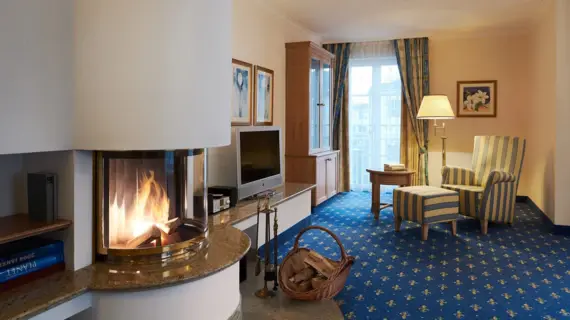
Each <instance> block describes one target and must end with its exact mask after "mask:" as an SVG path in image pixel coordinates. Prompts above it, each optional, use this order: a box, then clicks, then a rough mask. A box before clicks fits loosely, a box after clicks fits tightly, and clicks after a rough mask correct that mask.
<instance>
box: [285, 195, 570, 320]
mask: <svg viewBox="0 0 570 320" xmlns="http://www.w3.org/2000/svg"><path fill="white" fill-rule="evenodd" d="M386 196H388V197H390V195H389V194H388V195H386V194H383V196H382V201H386V200H388V201H390V202H391V199H388V198H387V197H386ZM370 203H371V200H370V193H364V192H350V193H345V194H340V195H338V196H337V197H335V198H333V199H331V200H330V201H328V202H327V203H325V204H323V205H321V206H320V207H318V208H316V211H315V214H314V215H313V221H312V223H313V224H315V225H321V226H325V227H327V228H329V229H331V230H332V231H333V232H335V233H336V234H337V235H338V236H339V237H340V238H341V240H342V241H343V244H344V246H345V248H346V249H347V250H348V252H349V254H350V255H353V256H355V257H356V259H357V260H356V263H355V265H354V266H353V268H352V270H351V276H350V278H349V279H348V281H347V283H346V286H345V289H344V290H343V291H342V292H341V293H340V294H339V295H338V296H337V297H336V301H337V303H338V304H339V305H340V307H341V309H342V311H343V313H344V315H345V318H346V319H510V318H516V319H563V318H567V317H570V265H569V264H570V258H569V257H568V248H570V238H569V237H566V236H561V235H553V234H551V233H549V231H548V227H547V226H546V225H545V224H543V221H542V219H541V217H540V213H536V212H532V211H531V209H530V208H529V207H528V206H527V205H526V204H517V217H516V221H515V223H514V225H513V226H512V227H508V226H502V225H490V226H489V234H488V235H487V236H482V235H481V234H480V233H479V224H478V222H477V221H474V220H467V219H465V220H462V221H459V223H458V236H457V237H453V236H451V233H450V226H449V225H448V224H438V225H432V227H431V228H430V233H429V239H428V241H426V242H422V241H420V227H419V225H417V224H414V223H409V222H404V223H403V224H402V232H400V233H398V234H396V233H394V229H393V228H394V225H393V213H392V210H391V209H386V210H383V211H382V214H381V218H380V220H379V221H374V218H373V216H372V214H371V213H370ZM293 241H294V239H291V240H289V241H288V242H286V243H285V245H283V246H281V247H280V249H279V255H280V257H281V258H283V257H284V255H286V254H287V252H288V251H289V250H290V249H291V248H292V246H293ZM301 245H302V246H308V247H311V248H313V249H315V250H317V251H319V252H320V253H322V254H325V255H327V256H329V257H331V258H333V259H335V260H336V259H338V258H339V250H338V249H337V248H338V247H337V246H336V244H335V243H334V241H333V240H332V238H330V237H328V236H327V235H326V234H324V233H322V232H320V231H311V232H308V233H307V234H305V235H304V237H303V239H302V244H301Z"/></svg>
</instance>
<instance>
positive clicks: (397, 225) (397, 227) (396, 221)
mask: <svg viewBox="0 0 570 320" xmlns="http://www.w3.org/2000/svg"><path fill="white" fill-rule="evenodd" d="M401 226H402V217H400V216H397V215H394V231H396V232H400V227H401Z"/></svg>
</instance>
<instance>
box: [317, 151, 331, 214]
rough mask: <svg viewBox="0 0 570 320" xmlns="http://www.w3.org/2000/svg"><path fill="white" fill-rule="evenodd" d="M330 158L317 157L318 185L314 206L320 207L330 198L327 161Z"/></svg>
mask: <svg viewBox="0 0 570 320" xmlns="http://www.w3.org/2000/svg"><path fill="white" fill-rule="evenodd" d="M328 158H329V157H328V156H325V157H317V158H315V160H316V163H315V165H316V168H315V169H316V170H315V171H316V173H317V179H316V182H317V183H316V184H317V187H316V188H315V199H314V201H313V202H314V203H313V205H315V206H316V205H318V204H320V203H321V202H323V201H325V200H327V198H328V193H327V162H328V161H327V159H328Z"/></svg>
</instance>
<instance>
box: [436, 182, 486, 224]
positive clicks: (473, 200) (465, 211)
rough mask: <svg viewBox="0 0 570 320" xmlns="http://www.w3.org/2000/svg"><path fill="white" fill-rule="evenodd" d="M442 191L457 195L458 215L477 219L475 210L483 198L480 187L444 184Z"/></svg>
mask: <svg viewBox="0 0 570 320" xmlns="http://www.w3.org/2000/svg"><path fill="white" fill-rule="evenodd" d="M442 187H443V188H444V189H448V190H453V191H457V192H458V193H459V213H460V214H462V215H466V216H470V217H477V212H478V211H477V210H478V209H479V205H480V203H481V199H482V197H483V190H485V189H484V188H483V187H481V186H465V185H459V184H444V185H442Z"/></svg>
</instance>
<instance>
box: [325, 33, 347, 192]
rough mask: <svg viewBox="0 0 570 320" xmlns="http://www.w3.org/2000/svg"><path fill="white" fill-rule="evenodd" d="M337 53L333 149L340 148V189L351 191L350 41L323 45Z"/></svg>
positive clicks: (335, 62) (335, 61)
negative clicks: (349, 144) (349, 143)
mask: <svg viewBox="0 0 570 320" xmlns="http://www.w3.org/2000/svg"><path fill="white" fill-rule="evenodd" d="M323 47H324V48H325V49H326V50H328V51H329V52H331V53H332V54H334V55H335V60H334V65H333V68H334V70H333V72H334V84H333V95H334V98H333V108H332V112H333V149H334V150H340V179H339V180H340V181H339V185H340V191H350V163H349V149H348V59H349V57H350V47H351V45H350V43H333V44H325V45H324V46H323Z"/></svg>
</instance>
